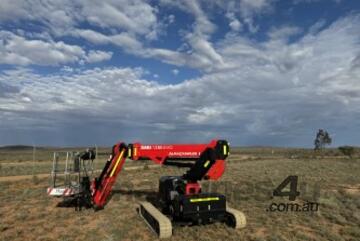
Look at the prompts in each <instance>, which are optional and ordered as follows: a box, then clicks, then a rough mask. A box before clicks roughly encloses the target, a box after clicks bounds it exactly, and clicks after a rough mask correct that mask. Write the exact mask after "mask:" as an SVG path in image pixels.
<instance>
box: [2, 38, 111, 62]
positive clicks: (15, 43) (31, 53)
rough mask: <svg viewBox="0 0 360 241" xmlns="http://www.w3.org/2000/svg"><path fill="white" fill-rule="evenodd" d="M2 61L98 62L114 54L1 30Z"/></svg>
mask: <svg viewBox="0 0 360 241" xmlns="http://www.w3.org/2000/svg"><path fill="white" fill-rule="evenodd" d="M0 53H1V55H2V58H0V63H2V64H12V65H30V64H36V65H54V66H56V65H60V64H66V63H77V62H80V61H88V62H98V61H103V60H107V59H110V58H111V56H112V54H111V53H110V52H103V51H90V52H89V53H88V54H87V53H86V51H85V50H83V49H82V48H81V47H79V46H77V45H69V44H65V43H64V42H62V41H58V42H54V41H52V40H50V41H48V42H47V41H44V40H34V39H26V38H24V37H22V36H19V35H15V34H13V33H11V32H9V31H0Z"/></svg>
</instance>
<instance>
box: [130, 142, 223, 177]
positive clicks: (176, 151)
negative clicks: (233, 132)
mask: <svg viewBox="0 0 360 241" xmlns="http://www.w3.org/2000/svg"><path fill="white" fill-rule="evenodd" d="M228 155H229V144H228V142H227V141H225V140H212V141H211V142H210V143H208V144H166V145H164V144H161V145H159V144H156V145H144V144H141V143H134V144H130V145H129V146H128V157H129V158H131V159H132V160H139V159H150V160H152V161H153V162H155V163H158V164H164V165H173V166H183V167H184V166H186V167H190V170H188V172H187V173H186V174H185V175H184V178H185V179H188V180H190V181H199V180H201V179H203V178H205V179H213V180H217V179H219V178H220V177H221V176H222V174H223V172H224V170H225V159H226V158H227V156H228ZM176 160H195V163H194V164H190V165H189V164H185V163H184V162H176Z"/></svg>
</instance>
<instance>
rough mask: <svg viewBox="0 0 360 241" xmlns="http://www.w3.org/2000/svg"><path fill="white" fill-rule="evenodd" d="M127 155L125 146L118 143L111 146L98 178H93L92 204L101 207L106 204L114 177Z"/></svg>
mask: <svg viewBox="0 0 360 241" xmlns="http://www.w3.org/2000/svg"><path fill="white" fill-rule="evenodd" d="M126 156H127V146H126V145H125V144H124V143H118V144H116V145H114V146H113V149H112V155H111V156H110V158H109V160H108V161H107V162H106V164H105V167H104V169H103V171H102V172H101V174H100V176H99V177H98V178H95V180H94V182H93V184H92V187H93V205H94V207H96V208H102V207H104V205H105V204H106V200H107V197H108V196H109V195H110V192H111V190H112V187H113V185H114V183H115V181H116V177H117V175H118V174H119V172H120V171H121V169H122V166H123V165H124V163H125V160H126Z"/></svg>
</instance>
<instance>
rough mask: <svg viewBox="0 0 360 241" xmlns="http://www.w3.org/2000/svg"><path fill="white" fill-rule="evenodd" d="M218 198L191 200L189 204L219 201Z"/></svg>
mask: <svg viewBox="0 0 360 241" xmlns="http://www.w3.org/2000/svg"><path fill="white" fill-rule="evenodd" d="M219 200H220V198H218V197H206V198H193V199H190V202H191V203H195V202H208V201H219Z"/></svg>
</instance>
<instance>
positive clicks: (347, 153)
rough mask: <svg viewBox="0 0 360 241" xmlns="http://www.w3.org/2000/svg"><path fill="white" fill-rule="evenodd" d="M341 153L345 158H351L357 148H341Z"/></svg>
mask: <svg viewBox="0 0 360 241" xmlns="http://www.w3.org/2000/svg"><path fill="white" fill-rule="evenodd" d="M338 149H339V151H340V152H341V153H342V154H344V155H345V156H349V157H350V158H351V157H352V156H353V155H354V152H355V148H354V147H352V146H340V147H339V148H338Z"/></svg>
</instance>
